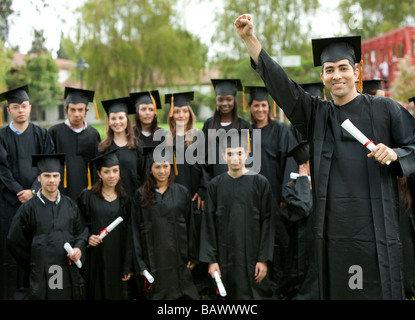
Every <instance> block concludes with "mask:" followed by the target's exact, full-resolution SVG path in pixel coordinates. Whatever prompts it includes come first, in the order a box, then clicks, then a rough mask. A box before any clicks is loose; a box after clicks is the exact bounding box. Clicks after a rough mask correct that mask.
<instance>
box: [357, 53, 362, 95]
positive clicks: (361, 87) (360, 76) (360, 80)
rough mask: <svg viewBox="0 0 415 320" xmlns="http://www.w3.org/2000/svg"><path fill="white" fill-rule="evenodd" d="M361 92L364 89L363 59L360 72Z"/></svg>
mask: <svg viewBox="0 0 415 320" xmlns="http://www.w3.org/2000/svg"><path fill="white" fill-rule="evenodd" d="M358 90H359V92H362V91H363V59H362V60H360V72H359V88H358Z"/></svg>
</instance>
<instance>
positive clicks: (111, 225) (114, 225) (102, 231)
mask: <svg viewBox="0 0 415 320" xmlns="http://www.w3.org/2000/svg"><path fill="white" fill-rule="evenodd" d="M122 221H123V218H121V217H118V218H117V219H115V220H114V221H113V222H112V223H111V224H110V225H109V226H108V227H106V228H105V229H103V230H101V232H100V233H99V235H98V237H99V238H100V239H101V240H102V239H104V238H105V237H106V236H107V235H108V233H110V232H111V231H112V230H113V229H114V228H115V227H116V226H118V225H119V224H120V223H121V222H122Z"/></svg>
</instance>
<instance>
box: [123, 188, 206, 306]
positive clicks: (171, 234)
mask: <svg viewBox="0 0 415 320" xmlns="http://www.w3.org/2000/svg"><path fill="white" fill-rule="evenodd" d="M155 197H156V201H157V203H156V204H155V205H153V206H149V207H146V208H142V207H141V206H140V192H139V191H137V193H136V196H135V198H134V208H133V211H132V213H131V217H132V219H131V223H132V224H131V227H132V236H133V243H134V257H133V259H135V263H136V264H135V265H136V267H137V268H138V270H136V271H137V272H142V271H144V270H147V271H148V272H150V274H151V275H152V276H153V277H154V282H153V283H152V284H151V286H150V288H147V292H146V293H147V296H148V298H149V299H151V300H176V299H193V300H194V299H198V298H199V296H198V292H197V290H196V286H195V284H194V282H193V279H192V274H191V271H190V269H188V268H187V262H188V261H193V262H197V261H196V259H195V257H196V256H197V250H196V248H195V247H194V230H193V226H194V224H193V222H192V207H191V197H190V193H189V191H188V190H187V189H186V188H185V187H184V186H182V185H180V184H176V183H173V184H172V185H171V186H170V187H169V188H168V189H167V190H166V191H165V192H164V193H163V194H160V193H158V192H156V194H155Z"/></svg>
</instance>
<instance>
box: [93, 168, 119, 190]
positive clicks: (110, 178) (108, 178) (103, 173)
mask: <svg viewBox="0 0 415 320" xmlns="http://www.w3.org/2000/svg"><path fill="white" fill-rule="evenodd" d="M97 172H98V176H99V177H100V178H101V180H102V184H103V185H104V187H115V186H116V185H117V183H118V181H119V180H120V166H119V165H116V166H112V167H102V168H101V169H100V170H98V171H97Z"/></svg>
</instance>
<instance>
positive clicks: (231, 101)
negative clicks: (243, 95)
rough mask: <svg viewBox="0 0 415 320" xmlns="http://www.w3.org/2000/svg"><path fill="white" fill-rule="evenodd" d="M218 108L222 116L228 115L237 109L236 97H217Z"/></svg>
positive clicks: (229, 95)
mask: <svg viewBox="0 0 415 320" xmlns="http://www.w3.org/2000/svg"><path fill="white" fill-rule="evenodd" d="M216 106H217V107H218V108H219V111H220V113H221V115H227V114H229V113H231V112H232V110H233V108H234V107H235V97H234V96H233V95H231V94H227V95H217V96H216Z"/></svg>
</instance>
